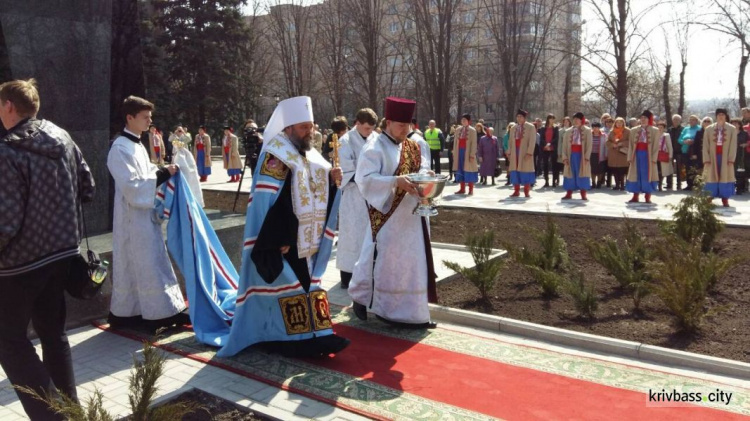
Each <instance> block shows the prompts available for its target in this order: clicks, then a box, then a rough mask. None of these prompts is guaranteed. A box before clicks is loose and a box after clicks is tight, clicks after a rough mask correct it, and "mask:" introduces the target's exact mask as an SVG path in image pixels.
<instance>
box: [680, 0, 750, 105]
mask: <svg viewBox="0 0 750 421" xmlns="http://www.w3.org/2000/svg"><path fill="white" fill-rule="evenodd" d="M706 1H707V6H708V9H709V12H708V13H704V14H702V15H701V20H699V21H695V22H693V23H694V24H696V25H700V26H702V27H705V28H708V29H710V30H712V31H716V32H718V33H721V34H724V35H728V36H730V37H732V38H734V39H735V40H736V41H737V42H738V43H739V45H740V67H739V75H738V77H737V87H738V90H739V100H740V101H739V102H740V108H743V107H747V96H746V94H745V71H746V70H747V64H748V61H749V60H750V0H706Z"/></svg>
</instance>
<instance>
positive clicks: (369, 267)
mask: <svg viewBox="0 0 750 421" xmlns="http://www.w3.org/2000/svg"><path fill="white" fill-rule="evenodd" d="M418 143H419V146H420V152H421V153H420V155H421V163H420V172H427V171H429V170H430V159H429V148H425V147H424V146H423V145H422V144H423V143H425V142H424V141H422V142H418ZM425 145H426V143H425ZM402 147H403V146H402V145H401V144H399V145H396V144H394V143H393V142H392V141H391V140H390V139H389V138H388V137H387V136H386V135H385V134H381V135H380V136H378V137H377V138H376V139H375V140H374V141H372V142H369V143H367V144H366V145H365V146H364V148H363V150H362V153H361V154H360V156H359V162H358V164H357V172H356V175H355V182H356V183H357V185H358V186H359V190H360V192H361V193H362V196H363V197H364V199H365V200H366V201H367V203H368V204H369V205H370V206H372V207H374V208H375V209H377V210H378V211H380V212H382V213H387V212H389V211H390V209H391V205H392V203H393V200H394V198H395V196H396V177H394V173H395V172H396V169H397V167H398V164H399V161H400V157H401V148H402ZM417 204H418V200H417V198H416V197H414V196H411V195H406V196H405V197H404V199H403V200H402V201H401V203H400V204H399V205H398V208H396V210H395V211H394V212H393V215H391V217H390V219H389V220H388V221H387V222H386V223H385V224H384V225H383V227H382V228H381V229H380V231H379V232H378V235H377V238H376V239H374V240H373V238H372V231H371V229H370V224H368V229H367V234H366V235H365V238H364V242H363V245H362V251H361V253H360V255H359V259H358V261H357V263H356V265H355V267H354V275H353V276H352V281H351V284H350V286H349V295H350V296H351V297H352V299H353V300H354V301H356V302H358V303H360V304H363V305H365V306H367V307H370V310H371V311H372V312H374V313H375V314H377V315H379V316H381V317H384V318H386V319H388V320H392V321H396V322H404V323H425V322H428V321H430V311H429V309H428V306H427V260H426V254H425V246H424V237H423V233H422V222H421V221H420V217H419V216H416V215H413V214H412V211H413V210H414V208H415V207H416V206H417ZM376 249H377V259H375V251H376ZM373 278H374V279H373ZM371 303H372V305H370V304H371Z"/></svg>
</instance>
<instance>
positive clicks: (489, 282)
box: [443, 231, 505, 302]
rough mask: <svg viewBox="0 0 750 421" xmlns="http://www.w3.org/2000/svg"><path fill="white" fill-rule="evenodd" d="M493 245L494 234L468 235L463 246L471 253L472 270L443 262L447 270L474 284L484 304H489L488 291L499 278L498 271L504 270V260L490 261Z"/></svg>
mask: <svg viewBox="0 0 750 421" xmlns="http://www.w3.org/2000/svg"><path fill="white" fill-rule="evenodd" d="M494 243H495V234H494V233H493V232H492V231H484V232H483V233H481V234H469V235H467V236H466V241H465V244H466V246H467V247H468V248H469V251H470V252H471V257H472V258H473V259H474V264H475V266H474V267H473V268H466V267H463V266H461V265H459V264H458V263H455V262H449V261H446V260H444V261H443V263H444V264H445V266H447V267H448V268H449V269H451V270H453V271H455V272H456V273H459V274H461V276H463V277H464V278H466V279H468V280H469V281H470V282H471V283H472V284H474V286H475V287H477V289H478V290H479V293H480V294H481V295H482V299H483V300H484V301H485V302H489V298H490V291H492V288H493V287H494V286H495V282H496V281H497V280H498V278H499V277H500V271H501V270H502V269H503V268H505V260H504V259H501V258H495V259H490V256H491V255H492V245H493V244H494Z"/></svg>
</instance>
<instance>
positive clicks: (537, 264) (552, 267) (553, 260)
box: [503, 212, 570, 298]
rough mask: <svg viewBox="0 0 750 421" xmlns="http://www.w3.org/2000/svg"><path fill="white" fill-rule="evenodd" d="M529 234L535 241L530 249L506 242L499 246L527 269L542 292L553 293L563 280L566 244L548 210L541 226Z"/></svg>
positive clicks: (566, 266) (567, 257)
mask: <svg viewBox="0 0 750 421" xmlns="http://www.w3.org/2000/svg"><path fill="white" fill-rule="evenodd" d="M532 235H533V236H534V238H535V240H536V243H537V247H535V248H534V249H533V250H532V249H530V248H526V247H518V246H516V245H515V244H512V243H508V242H506V243H504V244H503V246H504V247H505V249H506V250H508V253H509V254H510V256H511V257H512V258H513V259H514V260H515V261H516V262H518V263H520V264H521V265H523V266H524V267H526V268H527V269H529V270H530V271H531V273H532V275H533V277H534V280H535V281H536V282H537V284H539V287H540V288H541V290H542V295H543V296H545V297H547V298H551V297H555V296H557V295H558V293H559V289H560V286H561V285H563V283H564V282H565V271H566V270H567V269H568V268H569V267H570V257H569V256H568V248H567V244H566V243H565V239H564V238H562V236H561V235H560V227H558V226H557V224H556V223H555V220H554V219H553V218H552V214H551V213H549V212H547V225H546V227H545V229H544V230H536V232H533V233H532Z"/></svg>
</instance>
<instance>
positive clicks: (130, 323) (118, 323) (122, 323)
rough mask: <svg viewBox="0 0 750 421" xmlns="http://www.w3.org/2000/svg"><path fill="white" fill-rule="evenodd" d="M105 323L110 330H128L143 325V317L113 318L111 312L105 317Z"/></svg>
mask: <svg viewBox="0 0 750 421" xmlns="http://www.w3.org/2000/svg"><path fill="white" fill-rule="evenodd" d="M107 323H109V327H110V328H111V329H130V328H134V327H139V326H141V325H143V317H141V316H132V317H120V316H115V315H114V314H112V312H110V313H109V315H108V316H107Z"/></svg>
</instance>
